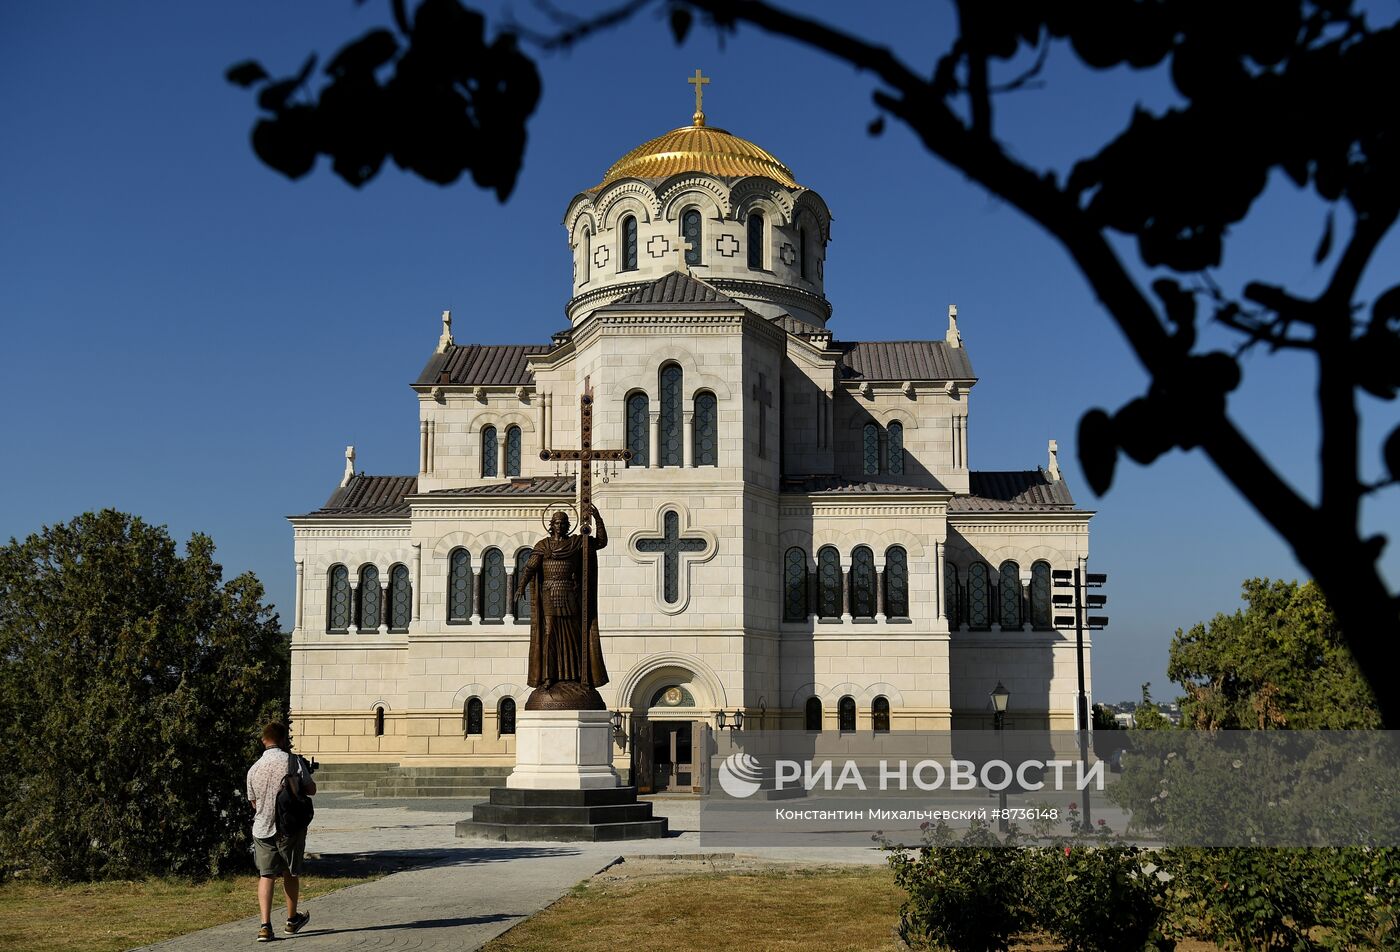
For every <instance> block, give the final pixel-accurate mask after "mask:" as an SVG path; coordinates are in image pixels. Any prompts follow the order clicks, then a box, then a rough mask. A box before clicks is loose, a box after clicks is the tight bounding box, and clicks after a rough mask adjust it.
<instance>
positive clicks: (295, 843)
mask: <svg viewBox="0 0 1400 952" xmlns="http://www.w3.org/2000/svg"><path fill="white" fill-rule="evenodd" d="M305 849H306V833H305V832H303V833H302V834H301V835H300V836H291V837H287V838H286V839H277V838H276V837H272V838H269V839H266V840H265V839H263V838H262V837H258V836H255V837H253V859H254V861H255V862H257V864H258V875H259V876H268V877H271V878H273V879H275V878H277V877H278V876H281V875H282V874H283V873H286V874H287V875H289V876H300V875H301V856H302V852H303V851H304V850H305Z"/></svg>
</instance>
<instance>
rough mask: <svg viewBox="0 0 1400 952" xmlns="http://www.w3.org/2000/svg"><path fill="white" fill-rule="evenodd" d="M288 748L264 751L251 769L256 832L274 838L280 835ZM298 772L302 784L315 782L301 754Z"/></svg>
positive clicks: (249, 771) (254, 832)
mask: <svg viewBox="0 0 1400 952" xmlns="http://www.w3.org/2000/svg"><path fill="white" fill-rule="evenodd" d="M288 756H290V755H289V754H288V753H287V752H286V751H285V750H282V749H281V748H278V747H269V748H267V750H264V751H263V755H262V756H261V757H259V758H258V760H257V763H255V764H253V766H251V767H249V768H248V800H249V801H250V802H251V803H253V804H254V808H255V809H256V810H257V813H256V814H255V815H254V816H253V835H254V836H256V837H258V838H259V839H263V840H270V839H272V838H273V837H275V836H276V835H277V791H278V790H281V789H282V778H283V777H285V776H286V775H287V757H288ZM297 771H298V772H299V773H300V774H301V782H302V783H310V782H311V774H310V773H308V772H307V769H306V761H304V760H302V759H301V758H300V757H297Z"/></svg>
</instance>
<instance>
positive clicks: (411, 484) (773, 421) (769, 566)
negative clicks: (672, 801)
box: [291, 85, 1093, 790]
mask: <svg viewBox="0 0 1400 952" xmlns="http://www.w3.org/2000/svg"><path fill="white" fill-rule="evenodd" d="M699 88H700V87H699V86H698V85H697V90H698V89H699ZM697 100H698V97H697ZM831 220H832V219H831V213H830V211H829V210H828V209H827V206H826V203H825V202H824V201H823V200H822V198H821V196H820V195H819V194H818V193H817V192H815V191H813V190H812V189H810V188H807V187H805V186H803V185H799V184H798V182H797V180H796V178H795V176H794V174H793V172H792V171H791V170H790V169H789V168H788V167H787V166H786V165H784V164H783V163H782V162H780V161H778V160H777V159H776V158H775V157H774V156H772V155H770V154H769V153H768V152H766V151H764V150H763V149H762V148H760V147H758V146H757V145H755V144H753V143H752V142H749V141H747V140H745V139H741V138H739V137H738V136H735V135H732V134H730V133H728V132H726V131H724V130H722V129H718V128H714V127H712V126H709V125H707V124H706V121H705V116H704V113H703V112H701V111H700V109H699V103H698V101H697V109H696V113H695V115H694V117H693V119H692V123H691V124H690V125H688V126H684V127H682V128H679V129H676V130H674V131H672V132H668V133H666V134H665V135H662V136H659V137H657V138H655V139H652V140H651V141H649V142H646V143H645V144H643V145H641V146H638V147H637V148H635V149H633V150H632V151H630V152H628V153H627V154H626V155H624V156H623V157H622V158H621V159H619V160H618V161H617V162H616V163H615V164H614V165H613V166H612V167H611V168H610V169H608V170H607V172H606V174H605V175H604V176H603V179H602V181H601V182H600V183H598V184H597V185H595V186H593V187H592V188H588V189H586V190H584V191H582V192H580V193H579V194H578V195H577V196H575V197H574V198H573V200H572V201H571V202H570V203H569V205H568V208H567V210H566V211H565V214H564V228H565V231H566V233H567V235H568V239H569V247H570V250H571V254H572V258H573V296H572V298H570V300H569V301H568V303H567V304H566V305H565V311H566V314H567V316H568V321H569V326H568V327H567V328H565V329H564V330H561V331H559V332H558V333H556V334H554V335H553V337H552V338H551V339H550V340H549V341H547V342H543V343H537V344H468V343H458V342H457V341H455V340H454V339H453V335H452V326H451V317H450V314H444V315H443V326H442V334H441V337H440V339H439V341H438V343H437V347H436V349H435V350H434V351H433V353H432V354H431V356H429V358H428V362H427V365H426V367H424V369H423V371H422V373H421V374H420V375H419V376H418V379H417V380H416V381H415V382H414V383H413V389H414V391H415V393H416V394H417V397H418V472H417V473H416V474H414V475H404V476H370V475H365V474H363V473H361V472H357V471H356V470H355V465H354V452H353V448H351V449H348V450H347V454H346V455H347V460H346V467H345V473H344V477H343V479H342V480H341V482H340V485H339V486H338V487H337V488H336V489H335V490H334V492H332V493H331V496H330V498H329V500H328V501H327V502H326V504H325V505H324V506H323V507H322V508H320V509H318V510H316V511H315V512H311V513H308V514H306V515H303V516H296V517H293V518H292V519H291V523H292V526H293V529H294V537H295V560H296V607H295V630H294V631H293V634H292V695H291V704H292V711H291V716H292V719H293V728H294V732H295V735H296V743H297V746H298V749H299V750H300V751H301V752H303V753H306V754H314V755H316V756H317V757H318V758H320V759H321V760H323V761H326V762H330V763H336V762H339V763H345V764H349V763H363V764H386V763H387V764H398V765H403V766H414V765H419V766H442V765H460V766H470V765H479V766H495V767H501V766H508V765H510V764H511V763H513V759H514V731H515V712H516V710H518V709H521V708H523V705H524V703H525V699H526V697H527V695H528V694H529V691H530V689H529V688H528V687H527V686H526V683H525V678H526V657H527V650H528V646H529V631H530V625H529V617H528V613H529V606H530V603H529V600H528V598H526V597H521V598H519V599H518V600H514V601H512V599H511V597H510V593H511V590H512V576H513V574H514V572H515V571H516V569H517V567H518V566H521V565H523V564H524V562H525V560H526V558H527V557H528V555H529V551H530V549H529V547H530V546H531V545H532V544H533V543H534V542H535V541H536V540H538V539H539V538H540V537H541V536H543V535H544V534H545V528H544V525H543V520H545V519H547V514H548V513H550V512H553V511H554V510H555V509H557V508H564V509H565V510H566V511H567V512H569V513H570V515H571V517H572V518H573V519H574V521H577V519H576V515H575V513H576V508H572V507H573V502H574V494H575V491H576V482H577V480H576V472H575V469H574V468H573V467H575V466H576V464H561V463H558V462H544V461H542V459H541V451H542V450H557V449H567V448H575V447H578V446H579V440H580V433H579V432H578V420H579V395H580V394H581V393H582V392H583V390H584V388H585V387H591V389H592V393H593V397H594V403H593V432H592V442H593V445H594V446H595V447H600V448H619V449H620V448H624V447H625V448H627V449H630V450H631V452H632V457H631V459H630V460H629V461H628V462H627V463H625V464H622V463H616V464H595V469H594V472H593V499H594V502H595V504H596V505H597V507H598V509H599V511H600V512H601V513H602V517H603V519H604V520H605V523H606V527H607V531H608V537H609V544H608V546H607V548H605V549H603V550H602V551H601V552H599V555H598V558H599V576H600V578H599V582H600V585H599V593H598V612H599V622H600V626H601V631H602V643H603V651H604V656H605V659H606V663H607V667H608V672H609V675H610V681H609V682H608V683H607V684H606V685H604V686H603V687H602V688H601V689H600V693H601V694H602V696H603V698H604V700H605V702H606V703H607V705H608V708H609V709H610V710H613V711H615V712H616V714H615V717H614V720H615V723H617V724H618V725H619V729H618V743H617V744H616V745H615V751H616V763H617V765H618V766H619V769H624V770H625V769H626V767H627V766H628V764H629V757H635V758H637V760H636V761H635V762H634V763H633V765H634V766H636V765H643V766H641V767H639V769H641V770H642V771H643V774H644V776H642V777H640V778H639V779H640V783H641V786H642V787H643V789H644V790H645V789H647V788H649V787H650V788H653V789H664V788H666V787H668V786H676V785H678V784H684V783H685V782H686V777H685V774H686V773H688V772H689V767H690V757H691V756H692V754H691V751H692V750H697V751H698V750H699V748H700V746H701V745H698V744H696V745H693V746H692V741H693V739H694V738H695V736H696V733H695V732H696V731H703V730H704V729H706V727H707V726H709V727H711V728H712V727H713V725H716V724H717V723H718V722H720V721H721V719H723V722H724V723H727V724H730V725H732V724H733V723H734V722H735V720H737V719H738V718H737V717H736V715H742V717H743V725H744V728H745V729H749V728H762V729H770V730H774V729H790V730H824V731H832V732H837V731H839V732H881V731H901V730H915V729H917V730H943V729H948V728H960V727H974V728H975V727H988V726H990V725H991V721H992V713H991V705H990V703H989V692H991V691H992V690H993V689H994V688H995V687H996V685H997V684H999V683H1000V684H1002V685H1003V686H1004V687H1005V688H1006V689H1007V690H1009V691H1010V695H1011V700H1010V707H1009V710H1008V713H1007V726H1008V727H1016V728H1050V729H1071V728H1073V727H1074V726H1075V695H1076V690H1077V682H1076V664H1075V643H1074V633H1073V632H1072V631H1070V632H1068V633H1067V632H1065V631H1062V630H1057V629H1056V628H1055V627H1054V625H1053V620H1054V614H1053V612H1052V610H1051V603H1052V602H1051V570H1052V569H1072V568H1075V567H1077V566H1079V565H1080V564H1081V560H1083V559H1085V558H1086V557H1087V555H1088V542H1089V519H1090V517H1091V516H1092V515H1093V514H1092V512H1090V511H1087V510H1084V509H1081V508H1078V507H1077V506H1076V505H1075V503H1074V501H1073V499H1072V498H1071V496H1070V492H1069V489H1068V487H1067V486H1066V485H1065V482H1064V479H1063V478H1062V476H1061V474H1060V469H1059V466H1058V463H1057V460H1056V448H1055V444H1054V442H1053V441H1052V442H1051V443H1050V444H1049V447H1050V449H1049V459H1048V461H1047V465H1046V466H1044V467H1039V468H1034V469H1028V470H1020V471H1012V472H1000V471H999V472H990V471H985V470H974V469H971V468H970V465H969V450H968V444H969V439H968V425H969V416H970V413H969V410H970V402H971V394H972V390H973V388H974V385H976V384H977V382H978V381H977V378H976V376H975V375H974V373H973V369H972V363H971V361H970V359H969V356H968V349H967V347H966V346H965V344H964V341H963V338H962V336H961V334H960V332H959V327H958V319H957V310H956V308H954V307H949V308H948V328H947V332H946V334H945V335H944V336H943V337H942V338H941V339H938V340H901V341H866V340H850V339H846V338H845V337H844V336H843V335H841V334H840V333H839V327H840V323H839V322H837V323H836V326H833V325H832V312H833V308H832V304H831V303H830V302H828V300H827V298H826V295H825V293H824V290H823V278H824V274H825V268H826V259H827V247H828V243H829V241H830V238H831ZM858 323H859V322H858V315H857V316H855V317H854V318H853V319H851V320H849V321H848V323H847V324H846V326H847V327H851V326H852V325H855V326H858ZM563 467H567V468H563ZM629 739H630V741H631V744H630V746H631V748H632V750H631V751H630V752H629V751H628V749H627V748H628V747H629V743H628V741H629ZM697 759H698V758H697Z"/></svg>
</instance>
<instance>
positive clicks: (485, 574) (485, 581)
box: [481, 549, 506, 621]
mask: <svg viewBox="0 0 1400 952" xmlns="http://www.w3.org/2000/svg"><path fill="white" fill-rule="evenodd" d="M481 576H482V593H481V617H482V618H490V619H494V620H497V621H499V620H500V619H502V618H504V617H505V614H506V560H505V557H504V556H503V555H501V550H500V549H487V550H486V554H485V555H483V556H482V557H481Z"/></svg>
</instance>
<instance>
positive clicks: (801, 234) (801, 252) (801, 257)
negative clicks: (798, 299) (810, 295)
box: [797, 225, 811, 281]
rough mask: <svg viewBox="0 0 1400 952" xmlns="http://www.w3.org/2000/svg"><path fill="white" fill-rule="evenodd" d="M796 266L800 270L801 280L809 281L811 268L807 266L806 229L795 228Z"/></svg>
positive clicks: (799, 226)
mask: <svg viewBox="0 0 1400 952" xmlns="http://www.w3.org/2000/svg"><path fill="white" fill-rule="evenodd" d="M797 264H798V267H800V268H801V269H802V280H803V281H810V280H811V268H810V267H808V265H807V229H806V228H803V227H802V226H801V225H798V226H797Z"/></svg>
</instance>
